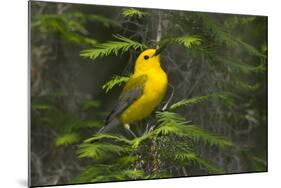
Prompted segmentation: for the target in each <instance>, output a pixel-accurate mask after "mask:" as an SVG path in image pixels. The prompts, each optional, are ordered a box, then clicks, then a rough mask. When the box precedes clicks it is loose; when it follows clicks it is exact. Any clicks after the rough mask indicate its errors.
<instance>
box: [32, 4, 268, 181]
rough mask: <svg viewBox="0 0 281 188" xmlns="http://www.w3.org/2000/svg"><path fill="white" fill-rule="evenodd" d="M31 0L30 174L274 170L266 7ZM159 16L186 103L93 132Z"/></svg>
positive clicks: (90, 177)
mask: <svg viewBox="0 0 281 188" xmlns="http://www.w3.org/2000/svg"><path fill="white" fill-rule="evenodd" d="M30 7H31V9H30V11H31V14H30V32H31V38H30V40H31V43H30V44H31V46H30V47H31V48H30V52H31V53H30V60H31V70H30V71H31V80H30V82H31V92H30V93H31V131H30V136H31V147H30V160H31V185H33V186H36V185H55V184H71V183H86V182H106V181H119V180H135V179H152V178H166V177H179V176H198V175H207V174H224V173H242V172H261V171H267V17H263V16H250V15H249V16H246V15H234V14H233V15H231V14H215V13H201V12H185V11H173V10H153V9H139V8H124V7H111V6H94V5H80V4H65V3H64V4H62V3H47V2H36V1H33V2H30ZM159 23H160V28H161V41H160V45H162V44H163V45H166V46H167V48H166V50H165V51H164V52H163V54H162V55H161V65H162V67H163V69H164V70H165V71H166V72H167V74H168V77H169V83H170V84H171V85H172V86H173V87H174V97H173V98H172V102H171V104H177V105H176V107H175V105H174V108H173V106H170V108H169V109H168V111H167V112H159V113H158V114H157V115H155V114H153V115H152V116H151V117H150V118H148V119H147V120H144V121H142V122H137V123H136V125H137V126H133V125H132V128H133V131H134V132H136V134H137V135H138V136H139V139H133V138H131V137H130V135H128V134H127V133H126V132H125V131H124V130H120V129H119V130H115V132H116V135H114V136H116V137H114V138H113V137H110V136H109V135H105V137H102V138H101V137H97V136H95V133H96V132H97V131H98V130H99V129H100V128H101V127H102V126H103V120H104V118H105V117H106V115H107V114H108V112H110V110H111V109H112V107H113V106H114V104H115V103H116V101H117V99H118V96H119V94H120V92H121V89H122V87H119V86H122V84H123V83H124V81H122V80H120V77H115V79H114V76H116V75H119V76H122V78H126V77H127V76H128V75H129V74H130V73H132V71H133V67H134V61H135V60H136V58H137V56H138V54H139V53H140V52H141V51H142V50H143V49H145V48H147V47H150V48H152V47H153V48H154V47H155V46H156V44H157V35H158V37H159V33H158V34H157V30H158V29H159ZM112 41H115V43H114V42H112ZM115 53H116V54H115ZM112 78H113V81H112ZM110 80H111V82H110ZM108 81H109V82H108ZM106 83H108V84H107V85H105V84H106ZM103 86H104V87H103ZM111 86H112V88H109V87H111ZM106 89H108V91H107V92H106ZM167 95H169V93H168V94H167ZM186 121H188V122H186ZM147 122H150V124H153V125H155V127H154V129H155V130H152V131H151V133H152V134H151V135H149V134H148V135H149V136H146V134H144V131H145V130H146V128H145V126H146V124H147ZM155 122H156V123H155ZM191 124H192V126H191ZM182 127H183V128H182ZM160 128H162V129H160ZM164 128H166V129H164ZM153 131H154V132H153ZM157 131H158V132H157ZM89 138H92V139H93V140H97V142H94V143H92V142H91V141H90V142H85V139H89ZM122 139H123V140H122ZM120 140H121V141H120ZM124 140H125V143H120V142H124ZM128 143H129V144H128ZM126 144H127V145H126ZM97 146H100V147H101V148H99V147H97ZM124 148H125V150H124Z"/></svg>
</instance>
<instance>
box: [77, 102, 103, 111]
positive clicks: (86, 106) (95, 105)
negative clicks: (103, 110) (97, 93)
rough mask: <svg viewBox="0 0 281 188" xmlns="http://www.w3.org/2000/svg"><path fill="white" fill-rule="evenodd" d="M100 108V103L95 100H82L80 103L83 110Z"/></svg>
mask: <svg viewBox="0 0 281 188" xmlns="http://www.w3.org/2000/svg"><path fill="white" fill-rule="evenodd" d="M99 106H100V102H99V101H97V100H83V101H82V102H81V107H82V108H83V109H84V110H88V109H91V108H98V107H99Z"/></svg>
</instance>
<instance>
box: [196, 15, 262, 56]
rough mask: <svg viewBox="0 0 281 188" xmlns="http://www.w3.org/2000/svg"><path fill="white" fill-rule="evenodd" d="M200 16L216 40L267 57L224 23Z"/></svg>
mask: <svg viewBox="0 0 281 188" xmlns="http://www.w3.org/2000/svg"><path fill="white" fill-rule="evenodd" d="M199 16H200V18H201V19H202V21H203V26H204V27H205V28H206V30H209V31H211V32H212V34H213V36H214V38H215V40H216V42H218V43H221V44H225V45H227V46H229V47H238V48H243V49H244V50H245V51H246V52H248V53H250V54H251V55H255V56H259V57H266V56H265V55H264V54H262V53H261V52H260V51H258V50H257V49H256V48H255V47H253V46H252V45H249V44H248V43H246V42H244V41H242V40H241V39H240V38H238V37H236V36H235V35H234V34H232V33H231V32H230V31H228V30H227V29H226V28H225V27H223V25H221V24H219V23H218V22H217V21H216V20H215V19H213V18H211V17H208V16H206V15H203V14H199Z"/></svg>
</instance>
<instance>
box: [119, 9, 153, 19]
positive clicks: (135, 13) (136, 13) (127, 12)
mask: <svg viewBox="0 0 281 188" xmlns="http://www.w3.org/2000/svg"><path fill="white" fill-rule="evenodd" d="M122 15H123V16H125V17H137V18H142V17H144V16H148V15H149V13H147V12H143V11H140V10H138V9H135V8H124V9H123V10H122Z"/></svg>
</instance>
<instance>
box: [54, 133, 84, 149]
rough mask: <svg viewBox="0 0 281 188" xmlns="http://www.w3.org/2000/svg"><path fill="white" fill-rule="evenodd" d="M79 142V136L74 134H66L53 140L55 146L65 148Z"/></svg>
mask: <svg viewBox="0 0 281 188" xmlns="http://www.w3.org/2000/svg"><path fill="white" fill-rule="evenodd" d="M78 141H79V136H78V135H77V134H76V133H68V134H64V135H60V136H58V137H57V138H56V140H55V145H56V146H67V145H70V144H74V143H77V142H78Z"/></svg>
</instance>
